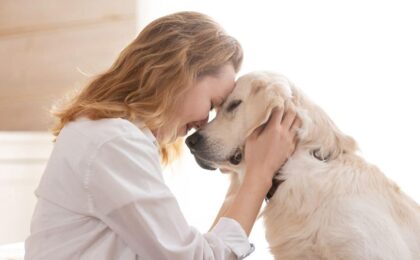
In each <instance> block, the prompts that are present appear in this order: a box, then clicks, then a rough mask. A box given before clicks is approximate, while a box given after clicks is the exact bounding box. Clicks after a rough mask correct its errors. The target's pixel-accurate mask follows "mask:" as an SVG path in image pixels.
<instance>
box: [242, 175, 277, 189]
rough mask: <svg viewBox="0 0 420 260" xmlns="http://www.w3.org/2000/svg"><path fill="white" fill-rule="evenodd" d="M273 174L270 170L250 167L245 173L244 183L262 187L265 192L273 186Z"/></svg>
mask: <svg viewBox="0 0 420 260" xmlns="http://www.w3.org/2000/svg"><path fill="white" fill-rule="evenodd" d="M272 176H273V174H272V173H271V172H269V170H265V169H260V170H254V169H248V170H247V171H246V174H245V178H244V181H243V184H242V185H244V184H246V185H250V186H253V187H256V188H260V189H262V190H264V191H265V192H268V190H269V189H270V188H271V185H272V181H273V177H272Z"/></svg>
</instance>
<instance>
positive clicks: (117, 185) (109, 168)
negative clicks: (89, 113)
mask: <svg viewBox="0 0 420 260" xmlns="http://www.w3.org/2000/svg"><path fill="white" fill-rule="evenodd" d="M85 183H86V186H87V189H88V192H89V197H90V201H91V208H92V214H93V215H95V216H96V217H98V218H99V219H101V220H102V221H103V222H104V223H105V224H106V225H107V226H108V227H109V228H110V229H111V230H113V231H114V232H115V233H116V235H118V236H119V237H120V238H121V239H122V240H123V241H124V242H125V243H126V244H127V245H128V246H129V247H130V248H131V250H133V251H134V252H135V253H136V254H138V255H139V256H140V258H141V259H173V260H178V259H179V260H181V259H183V260H184V259H243V258H244V257H246V256H247V255H249V254H250V253H251V252H252V251H253V249H254V248H253V246H252V244H250V243H249V242H248V238H247V236H246V233H245V232H244V230H243V229H242V227H241V226H240V224H239V223H238V222H236V221H235V220H233V219H230V218H221V219H220V220H219V222H218V223H217V224H216V225H215V227H214V228H213V229H212V230H211V231H210V232H208V233H206V234H201V233H200V232H198V231H197V230H196V229H195V228H193V227H191V226H189V225H188V224H187V222H186V220H185V218H184V216H183V215H182V213H181V210H180V208H179V205H178V203H177V201H176V199H175V197H174V196H173V194H172V193H171V192H170V190H169V188H168V187H167V186H166V185H165V183H164V180H163V177H162V169H161V166H160V162H159V154H158V151H157V148H156V147H155V146H154V145H153V143H152V142H151V140H149V139H147V138H146V137H144V138H143V137H137V136H123V137H117V138H114V139H112V140H109V141H107V142H105V143H104V144H102V145H101V146H100V147H99V148H98V149H97V150H96V153H95V154H94V155H93V156H92V158H91V162H90V164H89V170H88V172H87V174H86V179H85Z"/></svg>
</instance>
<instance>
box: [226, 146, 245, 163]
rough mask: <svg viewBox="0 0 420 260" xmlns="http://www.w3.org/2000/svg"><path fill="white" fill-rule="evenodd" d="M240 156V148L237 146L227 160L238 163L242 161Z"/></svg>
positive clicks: (241, 155)
mask: <svg viewBox="0 0 420 260" xmlns="http://www.w3.org/2000/svg"><path fill="white" fill-rule="evenodd" d="M242 158H243V154H242V149H240V148H238V149H236V151H235V152H234V153H233V155H232V156H230V157H229V162H230V163H231V164H233V165H239V164H240V163H241V162H242Z"/></svg>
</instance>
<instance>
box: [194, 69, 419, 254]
mask: <svg viewBox="0 0 420 260" xmlns="http://www.w3.org/2000/svg"><path fill="white" fill-rule="evenodd" d="M277 106H278V107H281V108H285V106H293V107H294V109H296V111H297V113H298V115H299V117H300V119H301V120H302V126H301V128H300V129H298V137H299V142H298V144H297V147H296V151H295V153H294V154H293V155H292V156H291V157H290V158H289V159H288V161H287V162H286V163H285V164H284V165H283V167H282V168H281V170H280V171H279V173H278V174H277V175H276V177H275V183H281V184H280V185H279V187H278V189H277V190H276V191H275V192H273V190H272V191H271V192H270V196H272V197H271V198H270V200H269V202H268V203H267V205H266V207H265V208H264V210H263V212H262V216H263V219H264V224H265V227H266V238H267V241H268V243H269V246H270V250H271V252H272V254H273V255H274V257H275V259H420V207H419V206H418V205H417V204H416V202H415V201H413V200H412V199H410V198H409V197H408V196H406V195H405V194H404V193H403V192H402V191H401V190H400V189H399V188H398V186H397V185H396V184H395V183H394V182H392V181H391V180H389V179H387V177H386V176H385V175H384V174H383V173H382V172H381V171H380V170H379V169H378V168H377V167H376V166H374V165H371V164H369V163H368V162H366V161H365V160H364V159H363V158H362V157H361V156H360V155H359V154H358V151H357V144H356V142H355V141H354V139H353V138H351V137H350V136H347V135H345V134H344V133H342V132H341V131H340V130H339V129H338V128H337V127H336V126H335V124H334V123H333V122H332V120H331V119H330V118H329V117H328V116H327V114H326V113H325V112H324V111H323V110H322V109H321V108H320V107H318V106H317V105H316V104H314V103H313V102H312V101H311V100H309V99H308V98H307V97H306V96H305V95H304V94H303V93H302V91H300V90H299V89H298V88H296V87H295V86H294V85H293V84H292V83H291V82H290V81H289V80H288V79H287V78H285V77H284V76H282V75H279V74H275V73H270V72H253V73H249V74H246V75H244V76H242V77H240V78H239V79H238V81H237V86H236V88H235V89H234V91H233V92H232V93H231V94H230V95H229V97H228V98H227V99H226V101H225V102H224V104H223V106H222V108H221V109H220V111H218V113H217V115H216V117H215V119H214V120H212V121H211V122H210V123H209V124H207V125H206V126H205V127H203V128H202V129H200V130H199V131H197V132H196V133H194V134H193V135H191V136H190V137H188V138H187V140H186V142H187V144H188V146H189V147H190V150H191V152H192V153H193V154H194V156H195V158H196V161H197V162H198V164H199V165H200V166H201V167H203V168H206V169H215V168H222V169H225V170H228V171H230V172H232V180H233V181H234V183H233V186H237V185H239V184H240V182H241V180H242V178H243V175H244V174H245V164H244V162H243V160H242V157H243V156H242V153H243V151H244V144H245V140H246V138H247V137H248V136H249V135H250V133H252V131H253V130H254V129H256V128H257V127H258V126H260V125H262V124H264V123H265V122H267V120H268V118H269V116H270V113H271V111H272V109H273V108H274V107H277ZM390 149H391V148H390ZM231 187H232V186H231ZM232 189H233V190H235V187H233V188H232ZM273 193H274V194H273ZM228 204H229V198H228V199H227V201H226V203H225V206H224V207H227V206H228Z"/></svg>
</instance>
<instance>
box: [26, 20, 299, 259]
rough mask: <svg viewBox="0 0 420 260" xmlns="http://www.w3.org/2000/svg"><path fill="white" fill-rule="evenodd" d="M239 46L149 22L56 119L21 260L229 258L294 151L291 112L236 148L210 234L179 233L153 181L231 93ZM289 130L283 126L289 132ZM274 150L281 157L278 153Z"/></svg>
mask: <svg viewBox="0 0 420 260" xmlns="http://www.w3.org/2000/svg"><path fill="white" fill-rule="evenodd" d="M241 62H242V49H241V47H240V45H239V43H238V42H237V41H236V40H235V39H234V38H232V37H230V36H229V35H227V34H226V33H225V32H224V31H223V30H222V29H221V28H220V26H219V25H218V24H216V23H215V22H214V21H213V20H211V19H210V18H209V17H207V16H205V15H203V14H200V13H195V12H182V13H176V14H172V15H168V16H165V17H162V18H160V19H157V20H155V21H153V22H152V23H151V24H149V25H148V26H147V27H146V28H145V29H144V30H143V31H142V32H141V33H140V34H139V36H138V37H137V38H136V39H135V40H134V41H133V42H132V43H131V44H130V45H129V46H128V47H126V48H125V49H124V51H123V52H122V53H121V54H120V56H119V58H118V59H117V61H116V62H115V63H114V64H113V66H112V67H111V68H110V69H109V70H108V71H106V72H105V73H103V74H102V75H99V76H98V77H97V78H96V79H94V80H93V81H92V82H91V83H90V84H89V85H88V86H87V87H86V88H84V89H83V90H82V91H81V92H80V93H79V94H77V95H76V96H75V97H74V98H73V99H72V100H71V101H70V102H69V103H67V104H66V105H65V106H63V107H61V108H60V109H59V110H57V111H56V112H55V115H56V117H57V118H58V122H57V124H56V125H55V127H54V129H53V132H54V134H55V135H56V136H57V138H56V143H55V146H54V150H53V152H52V154H51V157H50V159H49V161H48V164H47V167H46V169H45V172H44V175H43V177H42V180H41V182H40V184H39V187H38V188H37V190H36V195H37V196H38V203H37V206H36V209H35V212H34V215H33V219H32V224H31V235H30V237H29V238H28V239H27V240H26V259H159V260H160V259H172V260H174V259H237V258H243V257H245V256H246V255H247V254H249V253H250V252H251V251H252V246H251V244H250V243H249V242H248V238H247V235H248V234H249V233H250V231H251V228H252V226H253V224H254V222H255V219H256V216H257V214H258V211H259V209H260V207H261V204H262V201H263V199H264V197H265V194H266V193H267V191H268V190H269V188H270V186H271V180H272V177H273V174H274V172H275V171H276V170H277V169H279V168H280V167H281V165H282V164H283V163H284V162H285V160H286V158H287V157H288V156H289V155H290V154H291V153H292V151H293V150H294V146H295V144H294V137H295V134H294V133H292V132H290V131H289V129H290V127H291V126H292V125H296V124H298V120H295V113H293V112H291V111H290V112H287V113H286V114H285V116H284V117H283V120H282V114H281V113H280V111H274V112H273V115H272V118H271V120H270V122H269V123H268V124H267V126H266V127H265V129H264V130H263V131H262V130H261V129H260V130H258V131H256V132H255V133H253V134H252V136H251V137H249V139H248V141H247V144H246V147H247V148H246V149H247V150H246V151H245V160H246V164H247V169H248V172H247V173H246V177H245V180H244V183H243V184H242V186H241V187H240V189H239V190H238V191H237V193H236V196H235V199H234V200H233V202H232V203H231V205H230V206H229V207H227V209H224V210H223V211H221V212H220V214H219V217H218V218H219V219H217V220H216V224H215V225H214V227H213V228H212V229H211V230H210V231H209V232H208V233H206V234H200V233H199V232H197V230H196V229H194V228H192V227H190V226H189V225H188V224H187V223H186V221H185V219H184V217H183V215H182V213H181V211H180V209H179V207H178V204H177V202H176V199H175V198H174V196H173V194H172V193H171V192H170V190H169V189H168V187H167V186H166V185H165V183H164V181H163V178H162V169H161V163H164V164H165V163H168V162H169V161H171V160H173V159H174V158H175V157H176V155H177V154H178V151H179V147H180V144H181V141H182V139H181V138H180V137H182V136H185V135H186V133H187V132H188V130H189V129H191V128H200V127H201V126H202V125H204V124H206V123H207V120H208V114H209V111H210V110H211V109H212V108H213V107H215V108H217V107H219V106H220V105H221V104H222V103H223V100H224V99H225V98H226V97H227V96H228V94H229V93H230V92H231V91H232V89H233V88H234V85H235V82H234V79H235V74H236V73H237V71H238V70H239V67H240V65H241ZM292 127H294V126H292ZM280 147H281V149H280Z"/></svg>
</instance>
